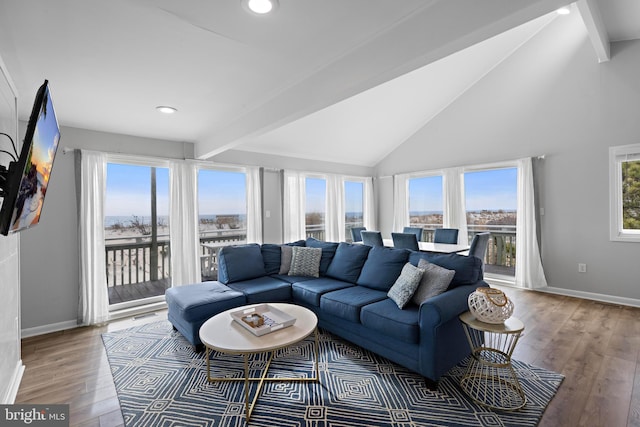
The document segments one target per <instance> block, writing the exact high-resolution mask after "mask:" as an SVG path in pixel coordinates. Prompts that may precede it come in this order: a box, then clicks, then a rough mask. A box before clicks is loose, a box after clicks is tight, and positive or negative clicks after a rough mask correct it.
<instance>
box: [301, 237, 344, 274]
mask: <svg viewBox="0 0 640 427" xmlns="http://www.w3.org/2000/svg"><path fill="white" fill-rule="evenodd" d="M306 246H307V247H308V248H320V249H322V258H320V275H321V276H324V275H325V274H327V269H328V268H329V265H330V264H331V260H333V257H334V256H335V254H336V249H338V244H337V243H335V242H323V241H321V240H317V239H314V238H313V237H309V238H308V239H307V242H306Z"/></svg>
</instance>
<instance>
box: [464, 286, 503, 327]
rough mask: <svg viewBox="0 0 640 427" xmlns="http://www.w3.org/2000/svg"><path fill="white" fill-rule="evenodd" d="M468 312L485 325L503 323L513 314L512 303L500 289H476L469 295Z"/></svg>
mask: <svg viewBox="0 0 640 427" xmlns="http://www.w3.org/2000/svg"><path fill="white" fill-rule="evenodd" d="M468 302H469V311H470V312H471V314H473V316H474V317H475V318H476V319H478V320H480V321H481V322H486V323H495V324H498V323H503V322H504V321H505V320H507V319H508V318H509V317H511V315H512V314H513V302H512V301H511V300H510V299H509V298H507V296H506V295H505V294H504V292H502V291H501V290H500V289H493V288H478V289H476V290H475V291H474V292H472V293H471V295H469V300H468Z"/></svg>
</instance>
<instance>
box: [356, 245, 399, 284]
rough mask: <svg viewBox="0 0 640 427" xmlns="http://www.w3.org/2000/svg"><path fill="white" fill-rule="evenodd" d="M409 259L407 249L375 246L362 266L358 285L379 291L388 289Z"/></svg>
mask: <svg viewBox="0 0 640 427" xmlns="http://www.w3.org/2000/svg"><path fill="white" fill-rule="evenodd" d="M408 260H409V251H408V250H406V249H395V248H386V247H384V246H374V247H373V248H372V249H371V250H370V251H369V256H368V257H367V261H366V262H365V263H364V266H363V267H362V272H361V273H360V277H358V281H357V282H356V283H357V284H358V285H361V286H366V287H368V288H371V289H377V290H379V291H385V292H386V291H388V290H389V289H391V286H393V284H394V283H395V281H396V280H397V279H398V276H400V273H401V272H402V267H404V265H405V264H406V263H407V261H408Z"/></svg>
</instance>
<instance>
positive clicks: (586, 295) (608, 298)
mask: <svg viewBox="0 0 640 427" xmlns="http://www.w3.org/2000/svg"><path fill="white" fill-rule="evenodd" d="M536 291H540V292H548V293H550V294H557V295H564V296H568V297H576V298H583V299H588V300H593V301H600V302H606V303H609V304H617V305H628V306H630V307H640V300H638V299H635V298H625V297H616V296H613V295H605V294H596V293H594V292H584V291H574V290H572V289H563V288H554V287H552V286H547V287H546V288H540V289H536Z"/></svg>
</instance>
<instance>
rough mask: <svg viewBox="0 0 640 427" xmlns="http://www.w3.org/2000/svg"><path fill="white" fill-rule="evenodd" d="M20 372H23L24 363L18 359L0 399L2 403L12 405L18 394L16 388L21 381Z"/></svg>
mask: <svg viewBox="0 0 640 427" xmlns="http://www.w3.org/2000/svg"><path fill="white" fill-rule="evenodd" d="M22 374H24V365H23V364H22V360H18V363H17V365H16V368H15V369H14V371H13V377H12V378H11V382H10V384H9V388H8V389H7V394H6V396H5V397H4V399H3V400H2V404H3V405H12V404H14V403H15V401H16V396H17V395H18V389H19V388H20V382H21V381H22Z"/></svg>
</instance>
